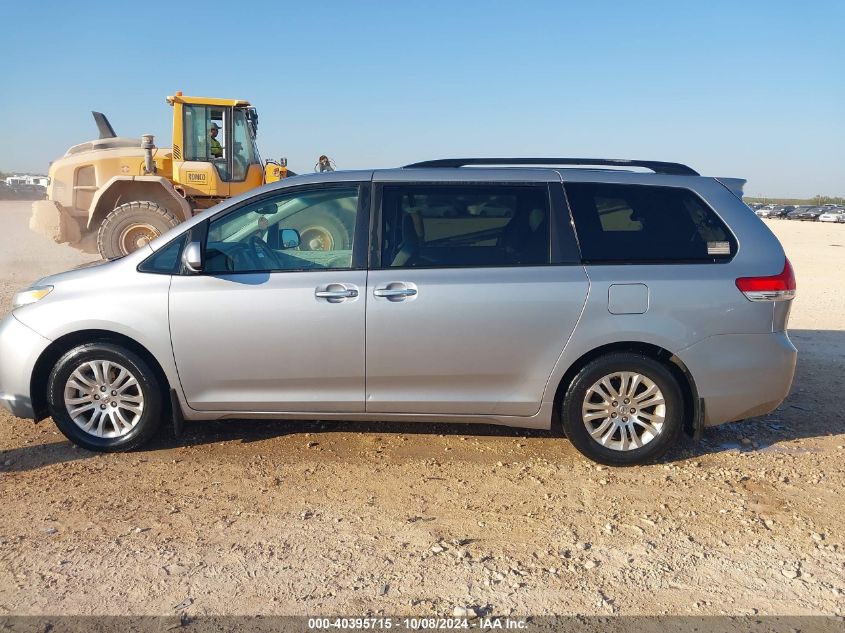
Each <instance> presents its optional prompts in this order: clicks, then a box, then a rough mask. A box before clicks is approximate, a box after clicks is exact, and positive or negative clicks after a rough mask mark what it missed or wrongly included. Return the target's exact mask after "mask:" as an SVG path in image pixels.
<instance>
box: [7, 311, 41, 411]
mask: <svg viewBox="0 0 845 633" xmlns="http://www.w3.org/2000/svg"><path fill="white" fill-rule="evenodd" d="M49 344H50V340H49V339H46V338H44V337H43V336H41V335H39V334H36V333H35V332H34V331H32V330H31V329H29V328H28V327H27V326H25V325H24V324H23V323H21V322H20V321H18V320H17V319H16V318H15V317H14V315H12V314H9V315H7V316H6V318H4V319H3V320H2V321H0V407H3V408H4V409H6V410H7V411H10V412H11V413H12V415H14V416H16V417H19V418H30V419H33V420H34V419H35V409H34V407H33V404H32V396H31V393H30V384H31V379H32V372H33V369H34V368H35V362H36V361H37V360H38V357H39V356H41V353H42V352H43V351H44V350H45V349H46V348H47V346H48V345H49Z"/></svg>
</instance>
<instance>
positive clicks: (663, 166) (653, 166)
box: [405, 158, 700, 176]
mask: <svg viewBox="0 0 845 633" xmlns="http://www.w3.org/2000/svg"><path fill="white" fill-rule="evenodd" d="M467 165H501V166H506V165H550V166H551V165H607V166H611V167H644V168H646V169H650V170H652V171H653V172H654V173H655V174H669V175H672V176H699V175H700V174H699V173H698V172H697V171H695V170H694V169H692V168H691V167H687V166H686V165H683V164H681V163H664V162H662V161H657V160H625V159H621V158H440V159H437V160H424V161H422V162H420V163H411V164H410V165H405V169H417V168H423V167H465V166H467Z"/></svg>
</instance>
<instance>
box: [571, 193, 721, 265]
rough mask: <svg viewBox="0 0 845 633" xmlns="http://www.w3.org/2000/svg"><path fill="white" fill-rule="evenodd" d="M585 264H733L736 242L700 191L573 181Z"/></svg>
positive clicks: (574, 207) (573, 204) (573, 202)
mask: <svg viewBox="0 0 845 633" xmlns="http://www.w3.org/2000/svg"><path fill="white" fill-rule="evenodd" d="M565 190H566V195H567V198H568V200H569V206H570V209H571V210H572V215H573V218H574V220H575V230H576V232H577V234H578V240H579V242H580V246H581V255H582V258H583V260H584V261H585V263H607V262H626V263H657V262H678V263H683V262H719V261H728V260H730V258H731V257H732V256H733V255H734V254H735V253H736V241H735V239H734V237H733V235H732V234H731V232H730V231H729V230H728V228H727V227H726V226H725V224H724V223H723V222H722V221H721V220H720V219H719V217H718V216H717V215H716V214H715V213H714V212H713V210H712V209H711V208H710V207H708V206H707V205H706V204H705V203H704V201H702V200H701V198H699V197H698V196H697V195H696V194H695V193H693V192H692V191H690V190H688V189H683V188H680V187H654V186H650V185H621V184H605V183H567V184H566V185H565Z"/></svg>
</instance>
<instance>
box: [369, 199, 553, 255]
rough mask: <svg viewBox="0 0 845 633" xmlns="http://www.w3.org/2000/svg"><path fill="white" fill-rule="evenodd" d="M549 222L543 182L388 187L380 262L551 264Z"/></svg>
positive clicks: (383, 212)
mask: <svg viewBox="0 0 845 633" xmlns="http://www.w3.org/2000/svg"><path fill="white" fill-rule="evenodd" d="M549 221H550V211H549V192H548V188H547V187H546V186H545V185H543V186H524V187H523V186H464V185H401V186H400V185H396V186H392V185H391V186H385V187H384V189H383V193H382V235H381V237H382V242H381V246H382V248H381V265H382V267H384V268H388V267H403V268H404V267H423V268H437V267H450V266H460V267H466V266H516V265H543V264H548V263H549Z"/></svg>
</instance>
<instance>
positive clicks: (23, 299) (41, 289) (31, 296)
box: [12, 286, 53, 310]
mask: <svg viewBox="0 0 845 633" xmlns="http://www.w3.org/2000/svg"><path fill="white" fill-rule="evenodd" d="M52 290H53V286H36V287H34V288H27V289H26V290H21V291H20V292H18V293H17V294H16V295H15V298H14V299H13V300H12V309H13V310H14V309H15V308H20V307H21V306H25V305H29V304H30V303H35V302H36V301H40V300H41V299H43V298H44V297H46V296H47V295H48V294H50V292H51V291H52Z"/></svg>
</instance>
